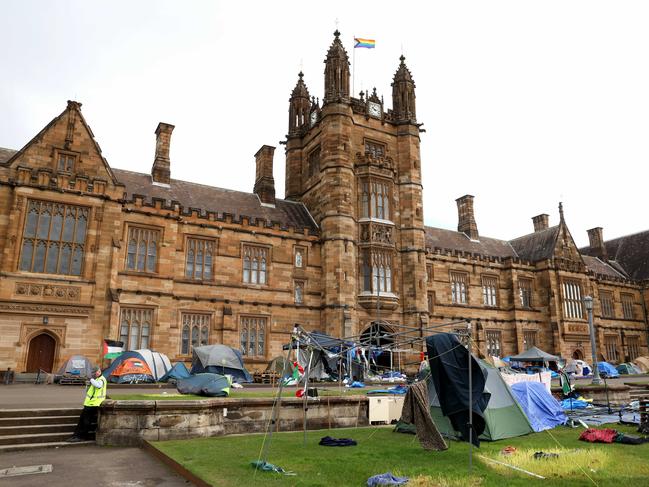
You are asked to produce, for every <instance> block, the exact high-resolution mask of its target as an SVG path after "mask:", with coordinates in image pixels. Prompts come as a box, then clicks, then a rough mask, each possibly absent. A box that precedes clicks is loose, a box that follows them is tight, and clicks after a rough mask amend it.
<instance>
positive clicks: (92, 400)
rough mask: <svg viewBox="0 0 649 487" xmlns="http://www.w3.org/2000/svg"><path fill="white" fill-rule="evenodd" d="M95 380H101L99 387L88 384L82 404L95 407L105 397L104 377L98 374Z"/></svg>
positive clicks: (105, 384)
mask: <svg viewBox="0 0 649 487" xmlns="http://www.w3.org/2000/svg"><path fill="white" fill-rule="evenodd" d="M97 380H100V381H101V387H95V386H93V385H92V384H90V387H88V390H87V391H86V399H85V400H84V401H83V405H84V406H90V407H97V406H99V405H101V403H102V402H104V399H106V386H107V382H106V377H104V376H103V375H101V376H99V378H98V379H97Z"/></svg>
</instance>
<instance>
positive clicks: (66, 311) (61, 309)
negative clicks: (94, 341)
mask: <svg viewBox="0 0 649 487" xmlns="http://www.w3.org/2000/svg"><path fill="white" fill-rule="evenodd" d="M91 310H92V308H90V307H83V306H66V305H56V304H33V303H17V302H4V303H0V313H27V314H35V313H38V314H46V313H47V314H53V315H65V316H78V315H81V316H88V315H89V314H90V311H91Z"/></svg>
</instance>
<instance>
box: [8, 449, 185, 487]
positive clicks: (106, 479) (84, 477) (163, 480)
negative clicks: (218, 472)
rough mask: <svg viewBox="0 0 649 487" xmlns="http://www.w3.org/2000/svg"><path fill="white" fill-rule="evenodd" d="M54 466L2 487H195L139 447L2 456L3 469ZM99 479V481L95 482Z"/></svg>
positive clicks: (9, 481)
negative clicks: (44, 471)
mask: <svg viewBox="0 0 649 487" xmlns="http://www.w3.org/2000/svg"><path fill="white" fill-rule="evenodd" d="M48 464H50V465H52V472H50V473H44V474H32V475H22V476H18V477H9V478H5V479H0V487H5V486H7V487H9V486H11V487H33V486H35V485H44V486H47V487H87V486H95V487H181V486H182V487H188V486H191V485H193V484H191V483H189V482H187V481H186V480H185V479H184V478H182V477H180V476H179V475H177V474H176V473H174V472H172V471H171V470H169V469H168V468H167V466H166V465H164V464H162V463H160V462H159V461H158V460H156V459H154V458H152V457H151V456H149V454H148V453H146V452H144V451H142V450H140V449H139V448H101V447H98V446H94V445H93V446H71V447H66V448H56V449H42V450H31V451H22V452H12V453H3V454H1V455H0V470H1V469H5V468H9V467H27V466H33V465H48ZM95 479H96V480H95Z"/></svg>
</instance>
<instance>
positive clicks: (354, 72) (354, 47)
mask: <svg viewBox="0 0 649 487" xmlns="http://www.w3.org/2000/svg"><path fill="white" fill-rule="evenodd" d="M355 43H356V36H354V37H352V98H353V97H354V95H355V94H356V88H355V84H354V83H356V46H355V45H354V44H355Z"/></svg>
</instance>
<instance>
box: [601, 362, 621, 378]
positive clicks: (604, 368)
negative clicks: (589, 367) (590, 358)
mask: <svg viewBox="0 0 649 487" xmlns="http://www.w3.org/2000/svg"><path fill="white" fill-rule="evenodd" d="M597 368H598V369H599V373H600V374H606V375H607V377H620V373H619V372H618V371H617V369H616V368H615V367H613V366H612V365H611V364H609V363H608V362H597Z"/></svg>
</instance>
